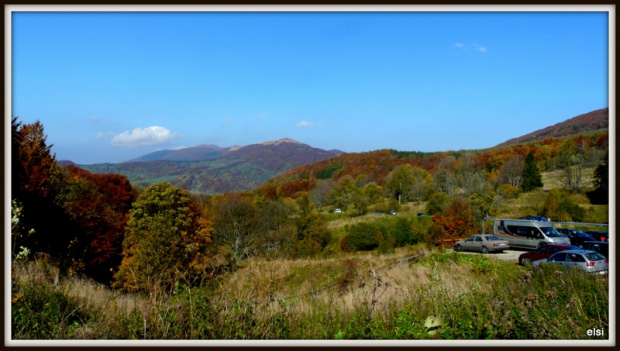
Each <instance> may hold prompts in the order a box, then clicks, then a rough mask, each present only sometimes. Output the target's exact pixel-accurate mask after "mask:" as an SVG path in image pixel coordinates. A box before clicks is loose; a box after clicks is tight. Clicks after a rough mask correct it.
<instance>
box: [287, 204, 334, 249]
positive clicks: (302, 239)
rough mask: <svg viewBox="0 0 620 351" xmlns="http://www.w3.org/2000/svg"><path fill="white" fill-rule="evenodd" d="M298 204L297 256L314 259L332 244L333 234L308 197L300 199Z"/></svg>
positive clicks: (296, 222)
mask: <svg viewBox="0 0 620 351" xmlns="http://www.w3.org/2000/svg"><path fill="white" fill-rule="evenodd" d="M297 203H298V206H299V210H298V212H297V218H296V220H295V224H296V226H297V255H298V256H301V257H304V256H308V257H314V256H316V255H318V254H319V253H320V252H321V251H322V250H323V249H324V248H325V247H326V246H327V245H328V244H329V243H330V242H331V232H330V231H329V230H328V229H327V227H326V226H325V223H324V222H323V219H322V218H321V217H320V216H319V214H318V213H317V212H316V211H315V209H314V204H313V203H312V201H310V198H309V197H308V196H307V195H305V196H301V197H299V198H298V199H297Z"/></svg>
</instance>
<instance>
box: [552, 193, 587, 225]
mask: <svg viewBox="0 0 620 351" xmlns="http://www.w3.org/2000/svg"><path fill="white" fill-rule="evenodd" d="M541 214H542V215H543V216H545V217H547V218H551V220H553V221H557V222H573V221H574V222H581V221H582V220H583V218H584V216H585V210H584V209H583V208H581V207H580V206H579V205H578V204H576V203H575V202H573V201H572V200H571V199H570V197H569V196H568V192H567V190H560V189H557V188H555V187H554V188H553V189H551V190H550V191H549V192H548V193H547V196H546V198H545V202H544V204H543V208H542V211H541Z"/></svg>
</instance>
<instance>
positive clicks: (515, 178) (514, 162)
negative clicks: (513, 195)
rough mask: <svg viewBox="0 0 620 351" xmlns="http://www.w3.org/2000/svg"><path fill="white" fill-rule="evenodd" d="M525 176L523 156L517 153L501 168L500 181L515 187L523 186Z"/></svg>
mask: <svg viewBox="0 0 620 351" xmlns="http://www.w3.org/2000/svg"><path fill="white" fill-rule="evenodd" d="M522 176H523V157H521V155H515V156H513V157H512V158H511V159H510V160H508V161H507V162H506V163H504V164H503V165H502V166H501V167H500V168H499V181H500V182H501V183H502V184H510V185H512V186H513V187H515V188H519V187H520V186H521V179H522Z"/></svg>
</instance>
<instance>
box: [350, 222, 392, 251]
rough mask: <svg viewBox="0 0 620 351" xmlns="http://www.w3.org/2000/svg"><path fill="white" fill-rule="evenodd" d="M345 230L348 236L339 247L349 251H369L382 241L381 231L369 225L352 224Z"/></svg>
mask: <svg viewBox="0 0 620 351" xmlns="http://www.w3.org/2000/svg"><path fill="white" fill-rule="evenodd" d="M345 230H346V231H347V233H348V234H347V236H345V237H344V238H343V239H342V242H341V247H346V248H347V249H348V250H350V251H371V250H374V249H376V248H377V247H378V246H379V244H380V243H381V242H382V241H383V235H382V234H381V230H379V228H378V227H377V226H375V225H374V224H371V223H358V224H354V225H352V226H348V227H347V228H345ZM343 251H344V250H343Z"/></svg>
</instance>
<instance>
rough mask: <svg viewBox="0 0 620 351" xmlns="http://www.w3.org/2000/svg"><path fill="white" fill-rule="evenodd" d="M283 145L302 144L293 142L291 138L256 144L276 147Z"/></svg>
mask: <svg viewBox="0 0 620 351" xmlns="http://www.w3.org/2000/svg"><path fill="white" fill-rule="evenodd" d="M283 143H290V144H302V143H300V142H299V141H297V140H293V139H291V138H282V139H278V140H272V141H263V142H261V143H258V144H259V145H278V144H283Z"/></svg>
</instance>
